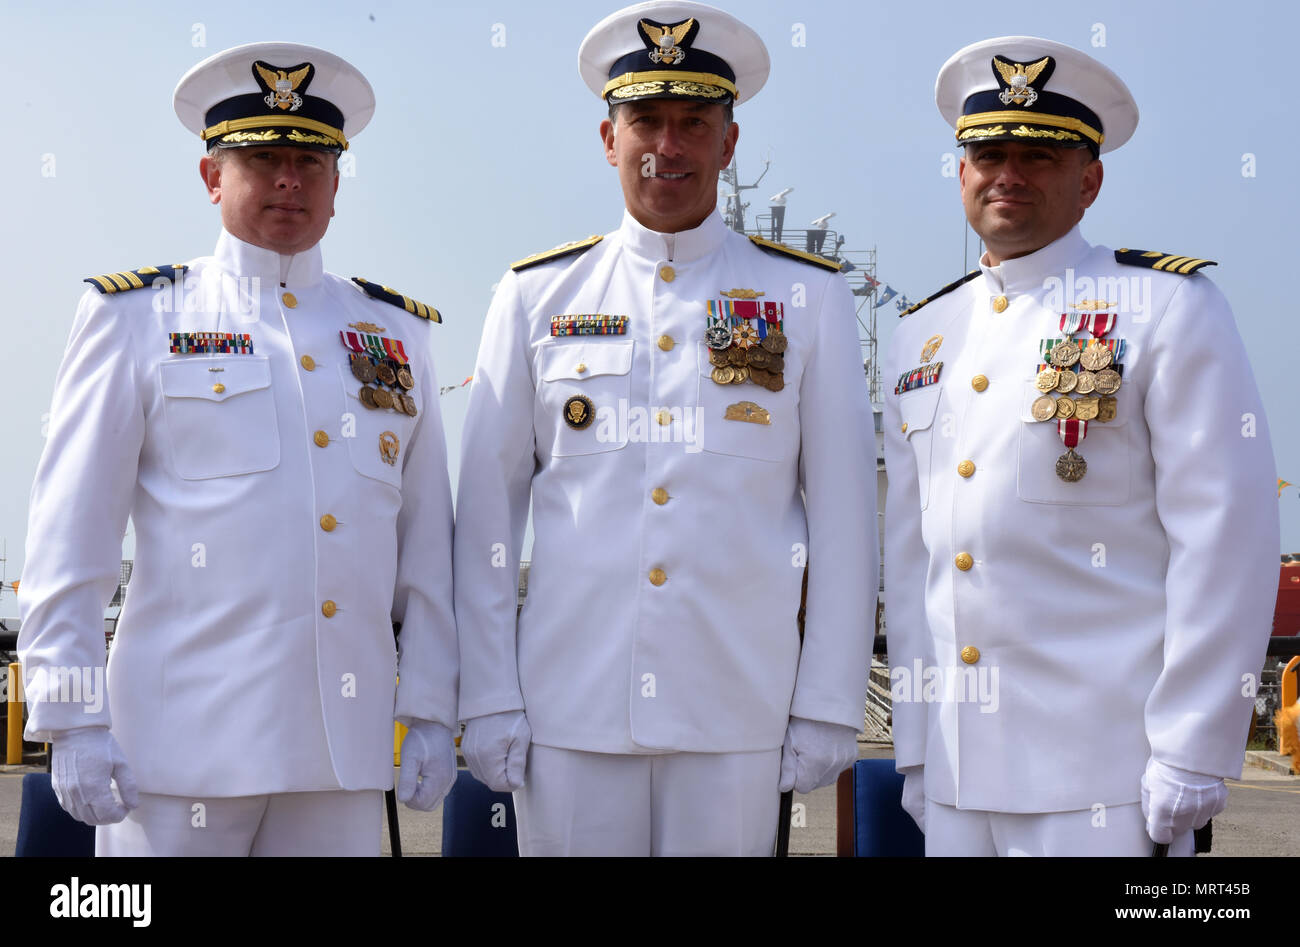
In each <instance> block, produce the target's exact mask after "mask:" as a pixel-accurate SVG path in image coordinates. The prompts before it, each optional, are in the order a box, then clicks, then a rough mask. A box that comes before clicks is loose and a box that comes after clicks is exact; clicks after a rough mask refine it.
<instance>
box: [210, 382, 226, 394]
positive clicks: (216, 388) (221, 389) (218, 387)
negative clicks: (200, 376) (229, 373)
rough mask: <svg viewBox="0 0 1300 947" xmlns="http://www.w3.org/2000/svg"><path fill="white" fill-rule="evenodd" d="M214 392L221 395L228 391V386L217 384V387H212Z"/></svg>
mask: <svg viewBox="0 0 1300 947" xmlns="http://www.w3.org/2000/svg"><path fill="white" fill-rule="evenodd" d="M212 390H213V391H215V392H216V393H217V394H221V393H222V392H223V391H225V390H226V386H225V385H223V384H222V383H221V382H217V383H216V384H215V385H213V386H212Z"/></svg>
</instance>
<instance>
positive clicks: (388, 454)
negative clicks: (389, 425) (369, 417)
mask: <svg viewBox="0 0 1300 947" xmlns="http://www.w3.org/2000/svg"><path fill="white" fill-rule="evenodd" d="M400 446H401V445H400V443H399V442H398V440H397V435H396V434H394V433H393V432H392V431H385V432H384V433H383V434H380V435H379V455H380V456H381V457H383V458H384V463H386V464H389V465H390V466H396V465H397V451H398V448H399V447H400Z"/></svg>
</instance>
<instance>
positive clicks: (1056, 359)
mask: <svg viewBox="0 0 1300 947" xmlns="http://www.w3.org/2000/svg"><path fill="white" fill-rule="evenodd" d="M1078 360H1079V346H1078V345H1076V344H1075V343H1074V342H1071V341H1070V340H1069V339H1065V340H1064V341H1062V342H1058V343H1056V345H1054V346H1052V364H1053V365H1055V366H1056V367H1057V368H1069V367H1070V366H1071V365H1073V364H1074V363H1075V362H1077V361H1078Z"/></svg>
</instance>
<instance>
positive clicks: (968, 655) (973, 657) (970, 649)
mask: <svg viewBox="0 0 1300 947" xmlns="http://www.w3.org/2000/svg"><path fill="white" fill-rule="evenodd" d="M961 659H962V660H963V661H965V662H966V663H967V664H974V663H975V662H976V661H978V660H979V659H980V649H979V648H977V647H975V646H974V645H973V644H968V645H967V646H966V647H964V648H962V649H961Z"/></svg>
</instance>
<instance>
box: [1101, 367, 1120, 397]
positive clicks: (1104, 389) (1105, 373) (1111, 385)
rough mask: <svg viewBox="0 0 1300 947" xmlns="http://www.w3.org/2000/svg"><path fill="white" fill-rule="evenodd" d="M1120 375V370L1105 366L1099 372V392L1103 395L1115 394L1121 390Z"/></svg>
mask: <svg viewBox="0 0 1300 947" xmlns="http://www.w3.org/2000/svg"><path fill="white" fill-rule="evenodd" d="M1119 386H1120V377H1119V372H1117V371H1115V369H1113V368H1103V369H1102V370H1101V371H1099V372H1097V393H1098V394H1102V395H1113V394H1114V393H1115V392H1117V391H1119Z"/></svg>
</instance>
